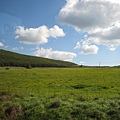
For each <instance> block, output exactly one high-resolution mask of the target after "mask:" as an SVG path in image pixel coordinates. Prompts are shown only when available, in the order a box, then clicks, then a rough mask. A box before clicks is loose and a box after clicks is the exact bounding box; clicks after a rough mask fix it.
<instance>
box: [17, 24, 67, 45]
mask: <svg viewBox="0 0 120 120" xmlns="http://www.w3.org/2000/svg"><path fill="white" fill-rule="evenodd" d="M15 33H16V34H17V36H16V37H15V39H16V40H18V41H20V42H22V43H25V44H44V43H47V42H48V38H49V37H53V38H57V37H62V36H65V33H64V31H63V30H62V29H61V28H59V27H58V26H57V25H55V26H54V27H53V28H50V29H48V28H47V26H45V25H43V26H40V27H38V28H29V29H28V28H26V29H25V28H24V27H22V26H19V27H18V28H17V29H16V31H15Z"/></svg>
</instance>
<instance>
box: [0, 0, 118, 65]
mask: <svg viewBox="0 0 120 120" xmlns="http://www.w3.org/2000/svg"><path fill="white" fill-rule="evenodd" d="M0 49H5V50H10V51H14V52H18V53H22V54H27V55H33V56H40V57H46V58H52V59H59V60H65V61H71V62H74V63H77V64H83V65H99V62H101V65H119V64H120V55H119V54H120V0H113V1H112V0H106V1H104V0H97V1H96V0H81V1H80V0H51V1H48V0H19V1H18V0H0Z"/></svg>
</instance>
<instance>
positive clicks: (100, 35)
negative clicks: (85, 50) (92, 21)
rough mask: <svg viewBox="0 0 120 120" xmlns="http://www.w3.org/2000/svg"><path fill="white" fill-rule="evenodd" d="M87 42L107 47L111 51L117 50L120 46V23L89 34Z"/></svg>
mask: <svg viewBox="0 0 120 120" xmlns="http://www.w3.org/2000/svg"><path fill="white" fill-rule="evenodd" d="M86 38H88V39H87V41H88V42H89V44H90V43H94V44H97V45H105V46H108V48H110V50H115V49H116V48H117V46H118V45H120V23H116V24H115V25H113V26H111V27H108V28H105V29H98V30H96V31H93V32H90V33H88V36H87V37H86Z"/></svg>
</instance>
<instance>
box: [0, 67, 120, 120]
mask: <svg viewBox="0 0 120 120" xmlns="http://www.w3.org/2000/svg"><path fill="white" fill-rule="evenodd" d="M119 78H120V69H119V68H49V69H48V68H44V69H42V68H34V69H25V68H9V69H6V67H5V68H3V67H2V68H0V111H1V112H0V120H120V81H119Z"/></svg>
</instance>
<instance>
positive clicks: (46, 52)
mask: <svg viewBox="0 0 120 120" xmlns="http://www.w3.org/2000/svg"><path fill="white" fill-rule="evenodd" d="M34 54H35V55H36V56H39V57H45V58H50V59H56V60H64V61H70V60H72V59H73V58H74V57H76V56H77V55H76V54H75V53H71V52H65V51H53V50H52V48H50V49H44V48H41V49H37V50H36V51H35V53H34Z"/></svg>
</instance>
